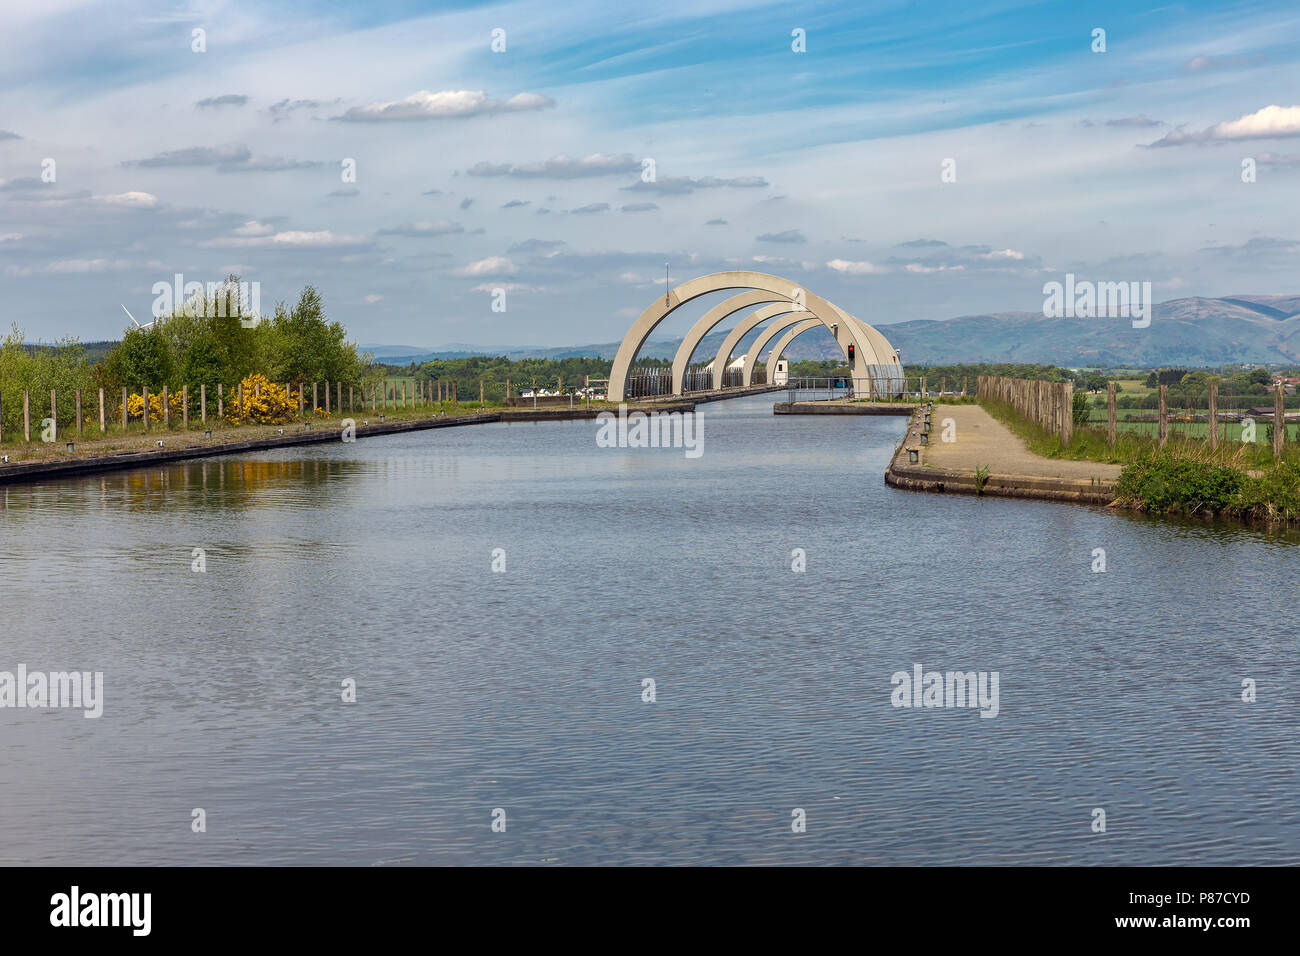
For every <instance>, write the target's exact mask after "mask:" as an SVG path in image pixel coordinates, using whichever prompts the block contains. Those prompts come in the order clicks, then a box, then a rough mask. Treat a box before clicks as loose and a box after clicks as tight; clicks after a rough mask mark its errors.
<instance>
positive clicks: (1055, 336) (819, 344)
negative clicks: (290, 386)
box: [363, 295, 1300, 368]
mask: <svg viewBox="0 0 1300 956" xmlns="http://www.w3.org/2000/svg"><path fill="white" fill-rule="evenodd" d="M879 328H880V331H881V332H883V333H884V335H885V337H886V338H888V339H889V341H890V342H891V343H893V345H894V347H895V348H897V349H899V350H900V351H901V352H902V353H903V361H904V362H906V363H908V364H926V365H948V364H954V363H960V362H1025V363H1043V364H1052V365H1061V366H1073V367H1078V366H1107V367H1110V366H1134V367H1138V368H1156V367H1160V366H1169V365H1180V366H1188V367H1197V366H1218V365H1228V364H1236V363H1252V364H1263V365H1296V364H1300V295H1232V296H1223V297H1222V298H1202V297H1199V296H1198V297H1193V298H1186V299H1171V300H1170V301H1168V302H1159V303H1156V306H1155V310H1154V314H1153V316H1152V319H1151V325H1150V326H1149V327H1148V328H1145V329H1135V328H1133V326H1132V322H1131V321H1130V320H1129V319H1048V318H1044V317H1043V314H1042V313H1041V312H993V313H987V314H984V315H964V316H961V317H959V318H955V319H939V320H918V321H911V322H896V323H893V324H888V325H886V324H882V325H880V327H879ZM725 334H726V333H725V331H720V332H715V333H712V334H711V335H709V336H706V337H705V339H704V342H703V343H701V345H700V348H699V350H697V351H696V353H695V359H696V361H707V360H708V358H709V357H711V355H712V353H713V352H715V351H717V348H718V346H719V345H720V344H721V343H722V340H723V338H724V337H725ZM758 334H759V333H758V331H755V332H753V333H751V334H750V335H749V336H747V337H746V339H745V340H744V341H742V342H741V345H740V348H739V349H738V350H737V352H736V354H738V355H739V354H741V353H743V352H744V351H745V348H746V347H747V346H748V345H749V344H750V343H751V342H752V341H753V340H754V338H756V337H757V335H758ZM680 342H681V339H680V338H678V339H653V338H652V339H651V340H649V341H647V342H646V344H645V346H644V347H643V348H642V349H641V354H642V355H643V356H646V357H648V358H672V356H673V355H674V354H675V353H676V351H677V346H678V345H679V344H680ZM618 346H619V343H618V342H603V343H599V344H593V345H573V346H564V347H560V348H537V347H535V346H534V347H518V348H484V347H479V346H474V345H459V344H458V345H451V346H444V347H442V348H439V349H429V350H421V349H417V348H413V347H410V346H382V345H368V346H363V348H365V349H366V350H367V351H370V352H373V353H374V354H375V357H376V359H378V360H379V361H384V362H396V363H399V364H406V363H408V362H412V361H414V362H422V361H427V360H429V359H433V358H463V357H465V356H467V355H505V356H506V357H507V358H511V359H521V358H568V357H570V356H588V357H599V358H613V357H614V354H615V353H616V352H617V351H618ZM839 354H840V353H839V350H838V348H837V347H836V345H835V343H834V342H833V341H832V339H831V337H830V335H829V333H817V332H811V333H809V334H807V335H803V336H800V337H799V338H798V339H795V341H794V343H793V344H792V345H791V347H790V349H789V350H788V351H787V353H786V355H787V356H788V357H789V358H791V359H793V360H796V361H797V360H799V359H825V358H837V357H839Z"/></svg>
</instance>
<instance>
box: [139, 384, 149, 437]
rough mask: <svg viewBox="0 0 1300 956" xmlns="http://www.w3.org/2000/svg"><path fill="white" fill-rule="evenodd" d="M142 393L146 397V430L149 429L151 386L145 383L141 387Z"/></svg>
mask: <svg viewBox="0 0 1300 956" xmlns="http://www.w3.org/2000/svg"><path fill="white" fill-rule="evenodd" d="M140 394H141V395H142V396H143V397H144V416H143V417H144V430H145V431H148V430H149V386H148V385H144V386H142V387H141V389H140Z"/></svg>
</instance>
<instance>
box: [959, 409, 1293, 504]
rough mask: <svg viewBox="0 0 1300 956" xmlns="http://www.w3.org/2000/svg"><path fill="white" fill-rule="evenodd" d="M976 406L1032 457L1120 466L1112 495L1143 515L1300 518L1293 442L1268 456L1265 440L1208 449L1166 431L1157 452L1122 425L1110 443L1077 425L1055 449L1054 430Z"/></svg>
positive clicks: (1151, 439)
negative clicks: (1166, 438)
mask: <svg viewBox="0 0 1300 956" xmlns="http://www.w3.org/2000/svg"><path fill="white" fill-rule="evenodd" d="M983 405H984V408H985V409H986V410H987V411H988V413H989V414H990V415H992V416H993V417H994V418H996V419H998V421H1000V422H1002V423H1003V424H1004V425H1006V426H1007V427H1008V428H1010V429H1011V430H1012V431H1013V432H1014V433H1015V434H1017V435H1019V436H1020V437H1021V438H1023V439H1024V440H1025V443H1026V444H1027V445H1028V446H1029V450H1030V451H1032V452H1033V453H1034V454H1036V455H1041V456H1043V457H1044V458H1065V459H1071V460H1085V461H1104V462H1111V463H1115V464H1122V465H1124V466H1125V467H1124V470H1123V471H1122V472H1121V473H1120V478H1119V482H1118V485H1117V487H1116V497H1117V501H1118V502H1119V504H1121V505H1123V506H1125V507H1128V508H1132V509H1134V510H1137V511H1143V512H1147V513H1150V514H1171V515H1172V514H1178V515H1215V516H1219V517H1227V518H1239V519H1243V520H1268V521H1300V446H1297V445H1295V444H1288V445H1284V446H1283V449H1282V457H1281V458H1280V459H1279V460H1277V461H1274V460H1273V452H1272V445H1271V444H1270V443H1266V442H1250V443H1242V442H1236V441H1221V442H1220V443H1219V447H1218V448H1216V449H1215V450H1213V451H1211V450H1210V446H1209V443H1208V442H1207V441H1205V440H1203V439H1198V438H1191V437H1187V436H1183V435H1171V436H1170V438H1169V441H1168V443H1167V445H1166V446H1165V448H1164V449H1163V450H1162V449H1161V448H1160V445H1159V442H1158V440H1157V439H1156V437H1155V435H1154V434H1151V435H1146V434H1139V433H1135V432H1123V431H1121V432H1119V433H1118V435H1117V436H1116V440H1115V447H1114V448H1111V447H1109V446H1108V445H1107V443H1106V430H1105V429H1104V428H1095V427H1091V426H1079V427H1076V428H1075V430H1074V435H1073V437H1072V438H1071V440H1070V443H1069V444H1068V445H1065V446H1064V447H1062V445H1061V439H1060V436H1059V435H1056V434H1054V433H1052V432H1049V431H1048V430H1047V429H1045V428H1043V427H1042V426H1041V425H1038V424H1036V423H1035V422H1031V421H1028V420H1027V419H1025V418H1023V417H1021V416H1020V415H1019V414H1018V413H1017V412H1016V411H1015V409H1014V408H1012V407H1011V406H1010V405H1008V404H1006V403H1004V402H984V403H983ZM1260 434H1261V435H1263V434H1264V430H1263V429H1262V428H1261V429H1260Z"/></svg>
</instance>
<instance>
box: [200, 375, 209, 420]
mask: <svg viewBox="0 0 1300 956" xmlns="http://www.w3.org/2000/svg"><path fill="white" fill-rule="evenodd" d="M199 419H200V421H199V424H201V425H206V424H207V423H208V383H207V382H200V383H199Z"/></svg>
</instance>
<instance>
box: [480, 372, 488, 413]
mask: <svg viewBox="0 0 1300 956" xmlns="http://www.w3.org/2000/svg"><path fill="white" fill-rule="evenodd" d="M478 407H479V409H480V410H481V409H483V408H486V407H487V406H486V405H485V404H484V403H483V379H479V380H478Z"/></svg>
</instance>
